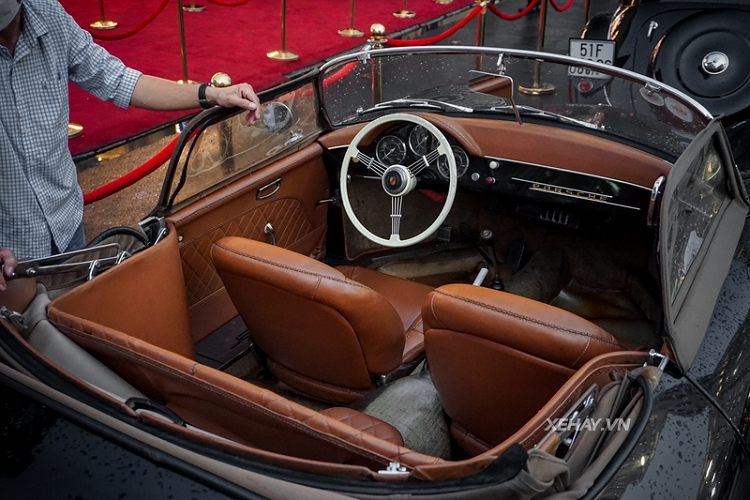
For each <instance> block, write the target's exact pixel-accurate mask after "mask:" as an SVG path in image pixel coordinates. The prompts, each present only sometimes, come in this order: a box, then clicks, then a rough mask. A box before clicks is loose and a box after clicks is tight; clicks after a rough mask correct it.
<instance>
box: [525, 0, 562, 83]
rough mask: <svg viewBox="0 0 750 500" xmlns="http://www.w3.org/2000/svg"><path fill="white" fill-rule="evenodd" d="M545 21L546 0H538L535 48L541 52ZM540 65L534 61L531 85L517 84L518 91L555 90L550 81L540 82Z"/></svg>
mask: <svg viewBox="0 0 750 500" xmlns="http://www.w3.org/2000/svg"><path fill="white" fill-rule="evenodd" d="M546 23H547V0H541V1H540V2H539V33H538V38H537V42H536V50H537V51H538V52H542V51H543V50H544V30H545V27H546V26H545V25H546ZM541 72H542V67H541V63H540V62H539V61H534V80H533V83H532V84H531V87H524V86H523V85H519V86H518V91H519V92H521V93H522V94H528V95H543V94H550V93H552V92H554V91H555V86H554V85H553V84H551V83H541V82H540V81H539V80H540V78H541Z"/></svg>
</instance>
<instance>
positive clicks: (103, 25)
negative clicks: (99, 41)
mask: <svg viewBox="0 0 750 500" xmlns="http://www.w3.org/2000/svg"><path fill="white" fill-rule="evenodd" d="M99 11H100V13H101V19H100V20H99V21H94V22H93V23H91V24H89V27H90V28H92V29H95V30H111V29H113V28H116V27H117V21H107V17H106V16H105V15H104V0H99Z"/></svg>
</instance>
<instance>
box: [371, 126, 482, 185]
mask: <svg viewBox="0 0 750 500" xmlns="http://www.w3.org/2000/svg"><path fill="white" fill-rule="evenodd" d="M448 140H449V141H450V142H451V143H452V144H451V148H452V150H453V156H454V157H455V158H456V170H457V172H458V177H459V179H460V178H461V177H463V176H464V175H466V173H467V172H468V170H469V163H470V162H469V155H468V154H467V153H466V151H465V150H464V149H463V148H462V147H461V146H459V145H457V144H456V141H454V140H452V138H451V137H449V136H448ZM438 144H439V142H438V140H437V139H436V138H435V136H433V135H432V133H430V131H429V130H427V129H426V128H424V127H422V126H421V125H416V126H412V125H408V126H405V127H398V128H396V129H392V130H389V131H388V132H386V134H385V135H382V136H381V137H380V138H378V139H377V140H376V141H375V158H376V159H377V160H378V161H379V162H380V163H382V164H383V165H385V166H386V167H390V166H391V165H396V164H399V165H410V164H411V163H413V162H415V161H417V160H418V159H420V158H422V157H423V156H427V155H429V154H430V153H431V152H433V151H434V150H435V149H436V148H437V147H438ZM430 170H432V171H433V172H434V173H437V174H439V177H438V176H436V178H442V179H448V178H449V175H448V164H447V162H446V161H445V157H440V158H439V159H438V161H436V162H433V163H432V165H431V169H430Z"/></svg>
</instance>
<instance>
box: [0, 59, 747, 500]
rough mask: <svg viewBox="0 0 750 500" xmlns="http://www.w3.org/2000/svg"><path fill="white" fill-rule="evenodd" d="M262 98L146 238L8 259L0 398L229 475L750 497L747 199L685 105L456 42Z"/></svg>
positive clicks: (712, 131) (485, 493)
mask: <svg viewBox="0 0 750 500" xmlns="http://www.w3.org/2000/svg"><path fill="white" fill-rule="evenodd" d="M581 66H582V67H584V68H585V69H588V70H592V71H595V72H597V74H598V77H599V78H600V81H601V82H602V84H601V85H600V86H597V87H596V88H595V89H592V88H591V87H590V86H587V85H585V84H582V82H583V80H582V79H581V78H580V77H578V76H575V75H576V74H580V72H579V71H577V70H576V68H577V67H581ZM542 82H543V83H544V84H545V85H544V88H545V89H546V90H550V89H551V88H552V87H553V86H554V92H552V93H547V94H543V95H530V94H524V95H520V94H518V95H516V92H514V90H515V88H516V86H517V85H519V84H522V85H524V88H526V89H529V88H534V86H537V85H539V84H540V83H542ZM262 100H263V102H264V107H263V119H262V121H259V122H258V123H256V124H254V125H253V126H247V125H246V124H245V122H244V115H243V113H242V112H239V111H236V110H224V109H218V108H217V109H211V110H208V111H205V112H203V113H201V114H200V115H198V116H197V117H196V118H195V119H194V120H193V121H192V122H191V123H190V124H189V125H188V127H187V128H186V129H185V130H184V132H183V133H182V135H181V137H180V140H179V141H178V144H177V147H176V149H175V151H174V153H173V155H172V160H171V162H170V165H169V170H168V173H167V175H166V178H165V181H164V185H163V188H162V191H161V195H160V198H159V201H158V205H157V206H156V207H155V208H154V210H153V212H152V214H151V215H150V216H149V217H148V218H147V219H146V220H144V221H142V222H141V228H142V230H138V231H136V230H134V229H132V228H113V229H112V230H111V231H108V232H106V233H105V234H103V235H102V236H101V237H99V238H97V239H96V240H95V241H94V242H92V244H91V245H90V248H88V249H86V250H84V251H83V252H81V253H75V254H73V255H66V256H63V257H56V258H55V260H51V259H43V260H41V261H26V262H22V263H21V264H19V266H18V268H17V269H16V277H17V278H19V279H14V280H11V281H10V282H9V283H10V285H11V286H10V288H9V291H8V292H6V293H5V294H3V296H2V297H0V300H2V302H3V304H4V308H3V309H2V319H1V320H0V321H2V323H1V324H0V325H1V327H2V331H1V332H0V333H1V335H0V361H1V362H0V381H2V387H4V388H5V390H4V394H6V399H7V398H10V397H11V396H7V394H9V393H10V394H11V395H13V397H16V396H18V395H19V394H20V395H23V397H24V398H30V399H31V400H35V401H38V402H41V403H42V404H43V405H45V406H46V407H50V408H53V409H54V410H55V411H56V412H58V414H60V415H62V417H60V418H62V419H65V420H66V421H70V422H73V423H74V424H75V425H76V426H78V427H81V428H84V429H88V430H89V431H90V432H93V433H94V434H97V435H99V436H104V437H105V438H106V439H107V440H110V441H112V442H113V443H115V444H116V445H118V446H122V447H124V448H127V449H128V450H129V452H130V453H133V452H134V453H136V454H138V455H140V456H141V457H145V458H146V459H147V460H150V461H152V462H155V463H156V464H159V465H160V466H163V467H166V468H167V469H170V470H171V471H175V472H177V473H179V474H181V475H182V476H185V477H187V478H189V479H191V480H193V481H196V482H197V483H200V484H204V485H208V486H209V487H210V488H211V489H213V490H215V491H218V492H221V493H223V494H226V495H229V496H232V497H253V498H257V496H263V497H268V498H341V497H355V498H386V497H388V498H396V497H397V498H407V497H408V498H411V497H419V498H441V499H447V498H461V499H466V498H490V497H491V498H532V497H534V498H542V497H543V498H608V499H609V498H646V497H649V496H651V497H654V496H655V497H658V498H669V497H672V498H680V499H685V498H747V496H746V495H747V492H748V484H747V483H748V481H747V476H748V474H747V463H748V462H747V461H748V458H750V450H749V449H748V445H747V442H746V439H747V426H748V418H747V417H748V402H749V401H750V373H749V372H750V359H749V358H750V350H748V347H749V346H750V344H749V341H748V335H747V331H748V325H750V323H748V321H747V316H748V310H749V309H750V296H749V295H750V286H748V285H750V283H749V282H750V262H748V255H749V254H748V250H749V247H748V244H749V243H750V240H749V239H748V234H747V233H746V232H743V230H744V228H745V226H746V224H745V221H746V215H747V212H748V200H747V194H746V192H745V189H744V186H743V184H742V181H741V177H740V174H739V172H738V169H737V167H736V166H735V164H734V162H733V159H732V155H731V152H730V151H729V148H728V142H727V139H726V136H725V134H724V131H723V129H722V127H721V125H720V124H719V123H718V122H717V121H716V120H714V119H713V118H712V116H711V115H710V114H709V113H708V112H707V111H706V110H705V109H704V108H703V107H702V106H701V105H700V104H698V103H697V102H695V101H694V100H692V99H691V98H690V97H687V96H685V95H683V94H681V93H680V92H678V91H676V90H674V89H672V88H670V87H667V86H665V85H663V84H660V83H658V82H656V81H654V80H651V79H648V78H646V77H643V76H640V75H637V74H635V73H631V72H628V71H625V70H622V69H619V68H613V67H607V66H603V65H599V64H596V63H590V62H586V61H579V60H576V59H571V58H568V57H565V56H558V55H550V54H542V53H534V52H525V51H518V50H506V49H489V48H471V47H433V48H424V47H422V48H409V49H378V50H365V51H362V52H359V53H353V54H350V55H346V56H342V57H340V58H337V59H335V60H332V61H330V62H327V63H326V64H324V65H323V66H322V67H320V68H318V69H316V70H314V71H312V72H311V73H309V74H307V75H304V76H301V77H299V78H297V79H295V80H293V81H291V82H289V83H287V84H285V85H283V86H281V87H278V88H275V89H272V90H270V91H268V92H265V93H264V94H263V95H262ZM27 417H28V415H27ZM53 420H54V419H53ZM37 428H38V429H41V430H42V431H41V432H40V433H39V438H38V439H36V440H27V441H30V442H31V445H27V446H28V449H26V451H25V452H24V450H23V449H22V450H20V451H19V450H16V451H15V454H16V455H21V456H25V457H27V458H28V457H32V458H33V456H34V454H35V453H36V452H35V451H34V450H35V449H36V448H35V447H34V446H36V443H37V442H38V441H41V440H43V439H45V437H44V434H45V431H44V430H45V429H48V428H49V425H48V424H45V425H41V424H40V425H38V426H37ZM58 434H59V433H58ZM24 453H25V454H24ZM32 458H28V460H27V461H29V462H30V461H32ZM22 462H23V461H22ZM23 463H26V462H23ZM6 470H10V469H6ZM13 470H14V471H15V472H14V473H13V475H12V476H13V477H11V478H8V477H7V476H6V477H4V478H0V487H2V488H3V491H10V492H13V491H19V490H18V488H21V486H18V484H19V482H18V481H21V479H22V478H23V477H24V472H23V471H24V467H21V466H17V464H16V466H14V468H13ZM743 473H744V475H743ZM89 474H90V473H89ZM145 474H146V473H145V472H144V475H145ZM743 477H744V478H745V479H743ZM14 479H17V480H18V481H15V480H14ZM34 479H36V478H34ZM80 483H81V484H85V483H86V481H81V482H80ZM76 487H80V486H76ZM14 488H16V489H14ZM24 491H26V490H24ZM71 493H73V494H74V495H75V491H72V492H71Z"/></svg>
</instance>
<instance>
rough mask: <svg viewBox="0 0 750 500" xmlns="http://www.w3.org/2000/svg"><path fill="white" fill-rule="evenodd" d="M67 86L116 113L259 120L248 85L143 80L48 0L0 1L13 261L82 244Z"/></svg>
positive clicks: (4, 195)
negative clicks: (241, 115)
mask: <svg viewBox="0 0 750 500" xmlns="http://www.w3.org/2000/svg"><path fill="white" fill-rule="evenodd" d="M69 80H70V81H72V82H74V83H76V84H77V85H79V86H80V87H81V88H83V89H84V90H86V91H88V92H90V93H92V94H93V95H95V96H96V97H99V98H100V99H102V100H105V101H112V102H114V104H115V105H117V106H119V107H122V108H127V107H128V106H129V105H133V106H136V107H139V108H144V109H154V110H179V109H190V108H197V107H199V106H203V107H210V106H212V105H219V106H224V107H241V108H244V109H246V110H248V114H247V118H246V119H247V122H248V124H252V123H253V122H255V121H256V120H257V119H258V118H260V103H259V100H258V97H257V96H256V95H255V92H254V91H253V89H252V87H251V86H250V85H247V84H239V85H233V86H231V87H226V88H214V87H210V86H209V87H207V86H205V85H201V86H198V85H183V84H179V83H177V82H172V81H169V80H164V79H161V78H156V77H152V76H148V75H143V74H141V73H140V72H138V71H136V70H134V69H131V68H128V67H126V66H125V65H124V64H123V63H122V61H120V60H119V59H117V58H116V57H114V56H112V55H111V54H109V53H108V52H107V51H106V50H104V49H103V48H102V47H100V46H99V45H97V44H95V43H94V42H93V40H92V38H91V35H90V34H89V33H88V32H87V31H85V30H83V29H81V28H80V27H79V26H78V24H77V23H76V22H75V21H74V20H73V18H72V17H70V16H69V15H68V14H67V13H66V12H65V10H64V9H63V7H62V6H61V5H60V4H59V3H58V2H57V1H56V0H23V1H22V0H0V82H1V84H0V125H2V127H1V128H0V247H5V248H6V249H10V250H12V251H13V252H15V255H16V256H17V257H18V258H24V257H28V258H37V257H44V256H47V255H52V254H56V253H60V252H64V251H70V250H75V249H78V248H81V247H83V246H84V245H85V243H86V240H85V236H84V233H83V223H82V221H83V194H82V192H81V188H80V186H79V185H78V180H77V172H76V167H75V164H74V163H73V159H72V157H71V155H70V150H69V149H68V139H67V130H68V122H69V103H68V81H69ZM199 93H200V97H201V98H200V100H199ZM0 250H2V248H0ZM0 264H1V262H0ZM6 269H7V267H6ZM2 279H3V278H2V276H0V280H2ZM0 283H2V281H0Z"/></svg>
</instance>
